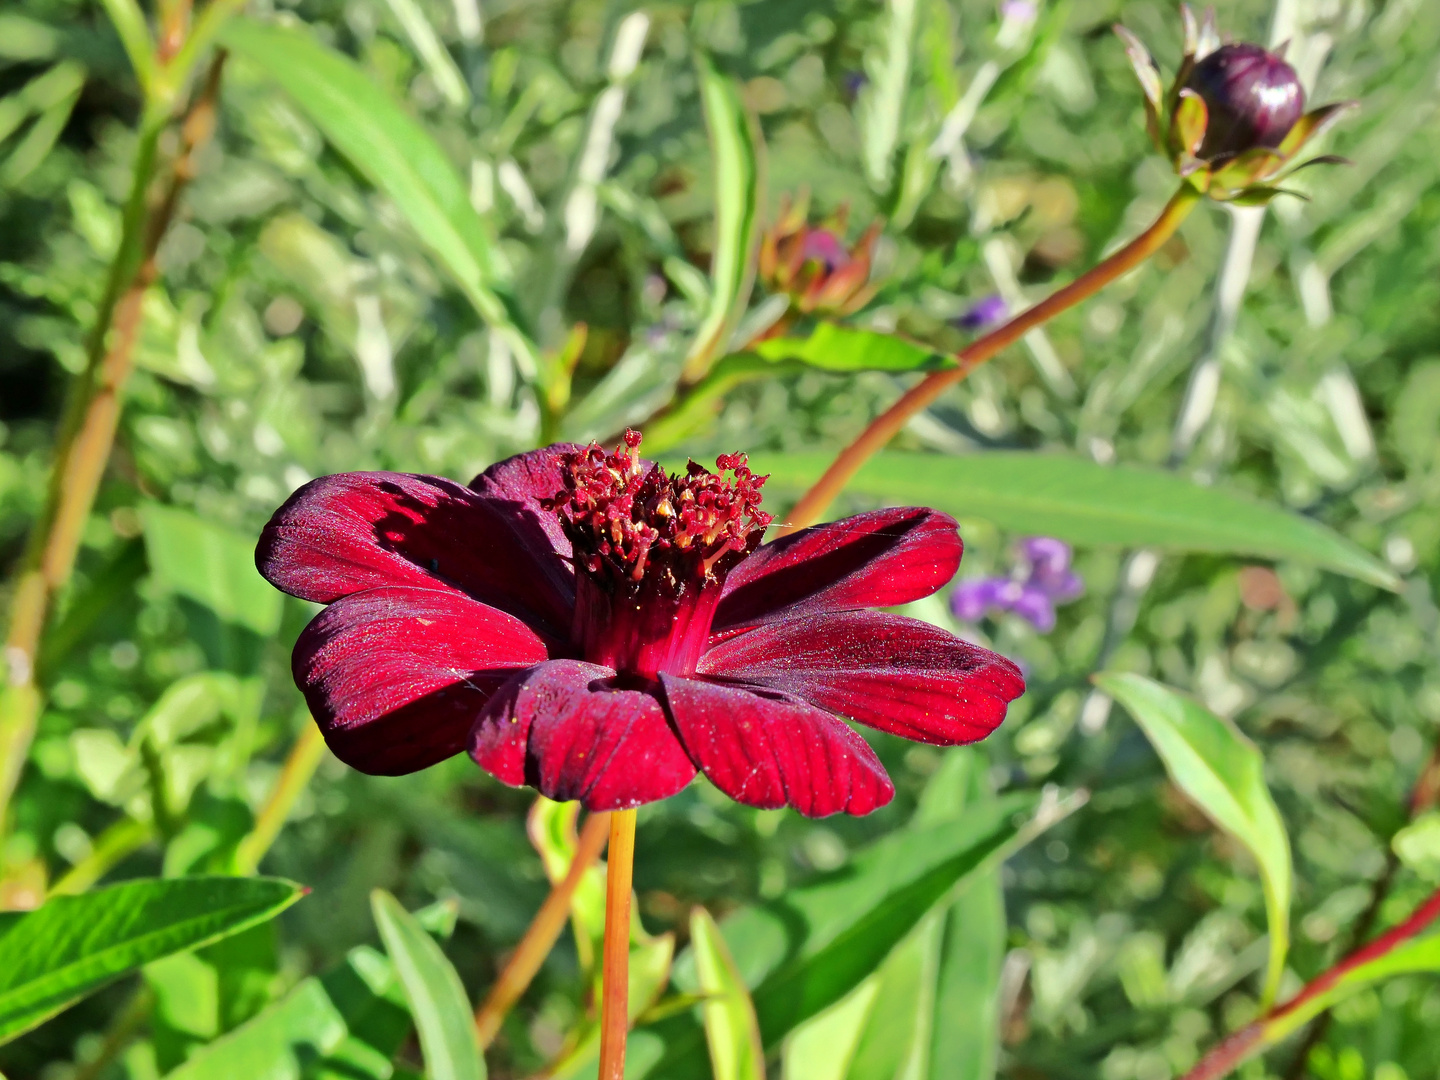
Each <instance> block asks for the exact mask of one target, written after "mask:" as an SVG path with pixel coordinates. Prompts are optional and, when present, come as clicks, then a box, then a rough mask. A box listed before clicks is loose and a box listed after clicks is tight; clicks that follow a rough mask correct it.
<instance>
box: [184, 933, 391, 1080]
mask: <svg viewBox="0 0 1440 1080" xmlns="http://www.w3.org/2000/svg"><path fill="white" fill-rule="evenodd" d="M410 1030H411V1021H410V1014H409V1012H408V1011H407V1009H406V1004H405V996H404V994H403V992H402V991H401V989H400V982H399V980H398V979H397V978H396V976H395V972H394V968H393V966H392V965H391V963H390V961H388V960H387V959H385V957H384V956H382V955H381V954H380V953H378V952H376V951H375V950H374V949H370V948H366V947H364V946H361V947H360V948H356V949H352V950H351V951H350V953H349V955H347V956H346V958H345V960H344V962H343V963H341V964H340V965H339V966H337V967H336V968H334V969H332V970H331V971H328V972H326V973H325V974H324V975H322V976H319V977H312V978H309V979H305V980H304V981H302V982H301V983H300V984H299V985H298V986H296V987H295V989H293V990H291V991H290V993H289V994H287V995H286V996H285V998H284V999H283V1000H282V1001H280V1002H278V1003H276V1004H275V1005H272V1006H271V1007H270V1008H268V1009H266V1010H265V1011H264V1012H262V1013H260V1014H259V1015H258V1016H256V1017H255V1018H254V1019H253V1020H250V1021H248V1022H246V1023H244V1024H242V1025H241V1026H240V1027H238V1028H236V1029H235V1030H234V1031H232V1032H230V1033H229V1034H228V1035H223V1036H221V1037H220V1038H219V1039H217V1040H215V1041H214V1042H212V1043H210V1044H209V1045H207V1046H205V1047H202V1048H201V1049H200V1050H198V1051H196V1052H195V1054H194V1055H193V1056H191V1057H190V1059H189V1060H188V1061H186V1062H185V1064H183V1065H181V1066H180V1067H179V1068H177V1069H175V1070H174V1071H173V1072H171V1073H169V1074H168V1075H167V1077H166V1080H236V1078H237V1077H247V1078H257V1080H258V1078H262V1077H264V1078H270V1077H294V1078H304V1080H340V1078H342V1077H343V1078H346V1080H390V1078H392V1077H393V1076H397V1075H399V1074H398V1073H397V1072H395V1070H394V1067H393V1066H392V1065H391V1058H393V1057H394V1056H395V1054H396V1052H397V1051H398V1050H399V1049H400V1047H401V1045H402V1044H403V1043H404V1041H405V1039H406V1037H407V1036H408V1035H409V1033H410Z"/></svg>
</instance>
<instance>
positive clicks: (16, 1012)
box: [0, 877, 303, 1042]
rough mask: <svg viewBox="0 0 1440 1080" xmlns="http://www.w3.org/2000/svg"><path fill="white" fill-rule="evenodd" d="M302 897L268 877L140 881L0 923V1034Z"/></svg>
mask: <svg viewBox="0 0 1440 1080" xmlns="http://www.w3.org/2000/svg"><path fill="white" fill-rule="evenodd" d="M301 895H303V893H302V890H301V889H300V887H299V886H298V885H294V884H292V883H291V882H288V881H280V880H278V879H274V878H213V877H193V878H176V879H173V880H150V879H146V880H141V881H131V882H126V883H125V884H123V885H113V886H111V887H110V888H106V889H97V890H96V891H94V892H91V893H86V894H84V895H82V896H62V897H57V898H55V899H53V900H50V901H48V902H47V903H45V904H43V905H42V906H41V907H39V908H38V909H36V910H35V911H32V912H27V913H26V914H23V915H8V916H4V917H3V921H0V1042H3V1041H6V1040H9V1039H13V1038H14V1037H15V1036H16V1035H19V1034H20V1033H21V1032H24V1031H28V1030H29V1029H30V1028H32V1027H34V1026H35V1025H36V1024H39V1023H41V1022H42V1021H44V1020H46V1019H47V1018H49V1017H50V1016H53V1015H54V1014H55V1013H57V1012H59V1011H60V1010H61V1009H63V1008H65V1006H67V1005H69V1004H70V1003H71V1002H73V1001H76V1000H77V999H79V998H81V997H83V996H85V995H86V994H89V993H91V992H92V991H94V990H97V989H99V988H100V987H101V986H104V985H105V984H106V983H108V982H111V981H112V980H114V979H117V978H119V977H120V976H121V975H124V974H125V973H126V972H129V971H133V970H135V969H136V968H138V967H140V966H141V965H142V964H147V963H149V962H150V961H152V960H158V959H160V958H161V957H163V956H169V955H171V954H172V953H177V952H181V951H183V950H186V949H194V948H198V947H199V946H201V945H206V944H209V943H210V942H212V941H218V940H219V939H220V938H222V937H225V936H227V935H229V934H234V933H238V932H239V931H241V930H244V929H246V928H248V927H251V926H254V925H256V924H257V923H261V922H264V921H265V920H266V919H272V918H274V917H275V916H276V915H278V914H279V913H280V912H282V911H284V910H285V909H286V908H287V907H289V906H290V905H291V904H293V903H294V902H295V901H296V900H298V899H299V898H300V897H301Z"/></svg>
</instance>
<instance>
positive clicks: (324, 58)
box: [220, 17, 535, 367]
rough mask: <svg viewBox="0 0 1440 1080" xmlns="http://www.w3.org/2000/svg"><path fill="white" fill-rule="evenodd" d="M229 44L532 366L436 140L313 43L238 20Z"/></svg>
mask: <svg viewBox="0 0 1440 1080" xmlns="http://www.w3.org/2000/svg"><path fill="white" fill-rule="evenodd" d="M220 37H221V41H222V42H223V44H224V45H225V46H226V47H227V48H229V49H231V50H233V51H234V52H236V53H237V54H239V55H241V56H243V57H245V59H246V60H248V61H250V62H251V63H252V64H255V65H256V66H257V67H260V68H262V69H263V70H264V71H265V72H266V74H268V75H269V76H270V77H271V78H272V79H274V80H275V81H276V82H278V83H279V84H280V86H281V87H283V88H284V90H285V91H286V92H287V93H288V94H289V95H290V96H291V98H292V99H294V101H295V103H296V104H297V105H298V106H299V107H300V108H301V109H303V110H304V111H305V113H306V115H307V116H308V117H309V118H310V120H311V121H312V122H313V123H314V124H315V126H316V127H318V128H319V129H320V130H321V131H322V132H324V134H325V137H326V138H327V139H328V140H329V141H330V142H331V144H332V145H333V146H334V147H335V149H337V150H338V151H339V152H340V153H341V154H343V155H344V156H345V157H346V158H348V159H349V160H350V162H351V164H353V165H354V166H355V168H356V169H358V170H359V171H360V172H361V173H362V174H363V175H364V176H365V177H366V178H368V179H369V180H370V182H371V183H372V184H374V185H375V186H376V187H377V188H378V189H379V190H381V191H383V192H384V193H385V194H386V195H388V196H389V197H390V198H391V199H392V200H393V201H394V203H395V206H396V208H397V209H398V210H399V211H400V212H401V213H402V214H403V215H404V216H405V219H406V220H407V221H408V222H409V223H410V227H411V228H412V229H414V230H415V233H416V235H417V236H419V238H420V240H421V241H422V242H423V243H424V244H425V245H426V247H428V248H429V249H430V251H431V253H432V254H434V256H435V257H436V258H437V259H439V260H440V263H441V265H442V266H444V268H445V269H446V271H447V272H448V273H449V274H450V276H451V277H452V278H453V279H454V280H455V282H456V284H457V285H459V286H460V289H461V290H462V291H463V292H464V293H465V295H466V297H467V298H468V299H469V300H470V302H471V303H472V304H473V305H474V306H475V309H476V310H477V311H478V312H479V313H480V315H481V316H482V317H483V318H484V319H485V320H486V321H487V322H488V323H489V324H490V325H491V326H493V327H494V328H495V329H496V330H497V331H498V332H500V333H501V334H503V335H504V336H505V338H506V340H507V342H508V343H509V344H510V346H511V348H513V349H515V350H517V352H520V353H521V354H523V356H524V357H528V358H529V359H530V360H531V362H532V364H531V366H532V367H533V360H534V354H535V348H534V345H533V344H532V343H531V342H530V341H529V339H528V338H526V337H525V336H524V335H523V334H522V333H521V332H520V331H519V330H518V329H517V328H516V326H515V324H514V321H513V319H512V317H511V314H510V310H509V307H508V304H507V301H506V299H505V294H506V293H507V291H508V287H509V281H510V269H509V266H508V264H507V263H506V260H505V258H504V256H503V254H502V253H501V251H500V249H499V246H498V244H497V243H496V240H495V237H494V236H493V235H492V233H491V230H490V228H489V226H488V225H487V223H486V222H485V220H484V219H483V218H481V217H480V215H479V214H477V213H476V212H475V208H474V207H473V206H471V204H470V196H469V193H468V192H467V190H466V188H465V184H464V182H463V181H462V180H461V179H460V177H459V176H458V175H457V174H456V172H455V168H454V166H453V165H451V164H450V160H449V158H447V157H446V156H445V152H444V151H443V150H442V149H441V148H440V145H439V144H438V143H437V142H436V141H435V139H434V138H433V137H432V136H431V135H430V134H429V133H428V132H427V131H426V130H425V129H424V128H422V127H421V126H420V125H419V124H418V123H417V122H416V121H415V119H414V118H413V117H412V116H411V115H410V114H409V113H407V112H406V111H405V110H404V109H403V108H402V107H401V106H400V105H399V104H398V103H397V102H396V101H394V100H393V99H392V98H391V97H390V96H389V95H388V94H387V93H385V92H384V91H383V90H381V89H380V88H379V87H378V86H376V85H375V83H374V82H372V81H371V79H370V77H369V76H368V75H366V74H365V72H364V71H363V70H362V69H361V68H360V67H359V66H358V65H357V64H356V63H355V62H354V61H353V60H351V59H350V58H349V57H347V56H345V55H344V54H342V53H339V52H337V51H335V50H334V49H331V48H329V47H328V46H326V45H322V44H321V43H320V42H318V41H316V40H315V39H314V38H313V37H311V36H310V35H309V34H308V33H306V32H304V31H301V30H292V29H288V28H286V27H281V26H276V25H273V24H269V23H262V22H258V21H256V20H254V19H249V18H244V17H240V18H235V19H232V20H231V21H230V22H229V23H228V24H227V25H226V26H225V28H224V30H223V31H222V32H221V35H220Z"/></svg>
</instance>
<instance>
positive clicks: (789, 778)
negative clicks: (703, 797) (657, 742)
mask: <svg viewBox="0 0 1440 1080" xmlns="http://www.w3.org/2000/svg"><path fill="white" fill-rule="evenodd" d="M660 679H661V681H662V682H663V683H664V685H665V698H666V701H667V702H668V703H669V705H670V715H671V716H672V717H673V718H674V720H675V727H676V729H677V730H678V731H679V732H680V738H681V740H682V741H683V742H684V744H685V748H686V749H687V750H689V751H690V756H691V757H693V758H694V759H695V761H696V762H697V763H698V764H699V766H700V769H701V771H703V772H704V773H705V775H706V776H707V777H709V778H710V781H711V783H713V784H714V785H715V786H716V787H718V788H719V789H720V790H721V791H723V792H724V793H725V794H726V795H729V796H730V797H731V798H732V799H734V800H735V801H736V802H741V803H744V804H745V805H746V806H760V807H764V808H765V809H767V810H769V809H774V808H775V807H778V806H793V807H794V808H795V809H796V810H798V811H800V813H802V814H804V815H805V816H806V817H825V816H827V815H829V814H834V813H838V812H839V811H841V810H844V811H846V812H847V813H850V814H868V813H870V811H872V810H874V809H876V808H878V807H881V806H884V805H885V804H886V803H888V802H889V801H890V800H891V799H892V798H894V797H895V786H894V785H893V784H892V783H890V777H888V776H887V775H885V767H884V766H883V765H881V764H880V759H879V758H877V757H876V756H875V751H873V750H871V749H870V746H869V744H868V743H866V742H865V740H864V739H862V738H861V737H860V736H859V735H857V734H856V733H855V732H853V731H851V730H850V729H849V728H848V727H846V726H845V724H844V723H843V722H842V721H840V720H837V719H836V718H835V717H833V716H831V715H830V714H829V713H826V712H822V711H821V710H819V709H817V708H814V707H812V706H810V705H806V704H804V703H802V702H798V701H785V700H781V699H778V698H774V697H762V696H760V695H759V694H756V693H754V692H752V691H750V690H746V689H741V688H740V687H735V686H721V685H717V684H715V683H706V682H700V681H698V680H695V679H682V678H679V677H677V676H674V675H661V676H660Z"/></svg>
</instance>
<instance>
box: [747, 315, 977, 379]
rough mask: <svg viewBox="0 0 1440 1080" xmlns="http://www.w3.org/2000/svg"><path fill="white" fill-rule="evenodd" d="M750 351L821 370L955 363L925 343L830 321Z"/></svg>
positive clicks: (911, 367) (891, 369)
mask: <svg viewBox="0 0 1440 1080" xmlns="http://www.w3.org/2000/svg"><path fill="white" fill-rule="evenodd" d="M754 351H755V352H756V353H757V354H758V355H760V356H761V357H763V358H765V359H766V360H770V361H779V360H790V359H794V360H799V361H801V362H802V363H804V364H806V365H807V366H809V367H815V368H820V369H821V370H822V371H839V372H852V371H889V372H906V371H938V370H939V369H941V368H948V367H954V366H955V360H954V358H953V357H949V356H946V355H944V354H943V353H939V352H936V351H935V350H934V349H931V348H929V347H928V346H925V345H920V344H918V343H916V342H912V341H906V340H905V339H904V338H899V337H896V336H895V335H894V334H877V333H876V332H875V331H873V330H855V329H852V328H851V327H848V326H840V325H838V324H836V323H831V322H822V323H820V324H819V325H817V326H816V327H815V330H814V332H813V333H812V334H811V335H810V336H809V337H804V338H795V337H779V338H771V339H770V340H769V341H762V342H760V343H759V344H758V345H756V346H755V349H754Z"/></svg>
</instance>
